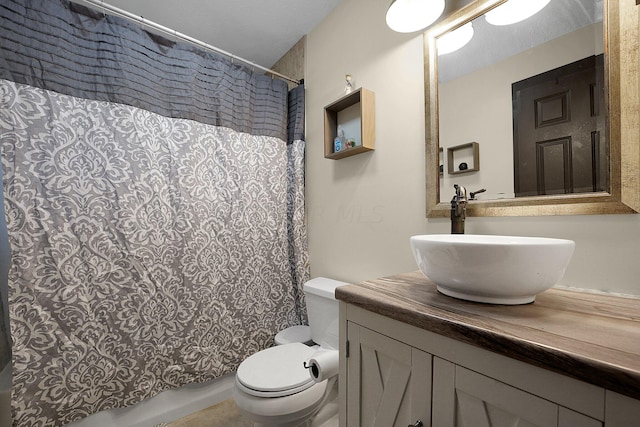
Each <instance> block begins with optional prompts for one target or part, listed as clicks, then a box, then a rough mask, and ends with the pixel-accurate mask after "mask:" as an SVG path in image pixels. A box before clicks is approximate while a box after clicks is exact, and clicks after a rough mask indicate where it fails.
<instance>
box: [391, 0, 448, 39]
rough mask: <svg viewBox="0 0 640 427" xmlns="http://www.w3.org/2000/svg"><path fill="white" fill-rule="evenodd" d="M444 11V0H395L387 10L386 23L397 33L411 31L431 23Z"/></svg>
mask: <svg viewBox="0 0 640 427" xmlns="http://www.w3.org/2000/svg"><path fill="white" fill-rule="evenodd" d="M443 11H444V0H395V1H394V2H393V3H391V6H389V9H388V10H387V25H388V26H389V28H391V29H392V30H393V31H397V32H399V33H412V32H414V31H419V30H422V29H424V28H426V27H428V26H429V25H431V24H433V23H434V22H435V21H436V19H438V18H439V17H440V15H442V12H443Z"/></svg>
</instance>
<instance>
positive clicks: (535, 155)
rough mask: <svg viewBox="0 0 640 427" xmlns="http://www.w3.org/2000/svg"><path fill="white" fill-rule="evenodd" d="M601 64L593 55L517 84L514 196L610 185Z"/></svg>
mask: <svg viewBox="0 0 640 427" xmlns="http://www.w3.org/2000/svg"><path fill="white" fill-rule="evenodd" d="M603 64H604V63H603V57H602V55H599V56H592V57H588V58H585V59H583V60H580V61H577V62H574V63H571V64H568V65H565V66H563V67H560V68H557V69H554V70H551V71H548V72H546V73H542V74H539V75H537V76H533V77H531V78H528V79H525V80H522V81H520V82H517V83H514V84H513V86H512V95H513V150H514V187H515V193H516V197H524V196H535V195H545V194H563V193H584V192H593V191H606V190H607V188H608V177H607V175H608V174H607V173H606V172H607V170H606V168H607V155H606V152H605V151H604V149H605V148H606V141H601V140H600V135H605V134H606V133H605V132H601V131H603V130H604V129H605V118H604V115H603V114H600V113H601V110H602V109H601V108H600V105H601V104H602V103H603V100H604V92H603V82H604V80H603V75H604V71H603V70H604V66H603ZM559 143H561V144H563V145H562V147H559V146H556V144H559ZM541 162H543V163H542V164H541ZM556 168H558V169H556Z"/></svg>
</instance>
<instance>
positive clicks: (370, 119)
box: [324, 88, 376, 160]
mask: <svg viewBox="0 0 640 427" xmlns="http://www.w3.org/2000/svg"><path fill="white" fill-rule="evenodd" d="M338 126H343V128H346V129H348V132H347V131H345V137H346V138H353V139H355V140H356V142H357V145H356V146H355V147H352V148H346V149H342V150H340V151H338V152H336V151H334V140H335V138H336V137H337V136H338ZM375 139H376V132H375V94H374V93H373V92H372V91H370V90H367V89H364V88H359V89H357V90H354V91H353V92H351V93H349V94H347V95H345V96H343V97H342V98H340V99H338V100H336V101H335V102H332V103H331V104H329V105H327V106H326V107H324V157H325V158H327V159H333V160H338V159H342V158H344V157H349V156H353V155H355V154H360V153H364V152H367V151H372V150H374V149H375Z"/></svg>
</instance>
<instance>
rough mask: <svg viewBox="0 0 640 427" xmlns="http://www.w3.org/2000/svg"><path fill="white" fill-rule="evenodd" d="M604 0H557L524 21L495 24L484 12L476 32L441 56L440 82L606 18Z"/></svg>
mask: <svg viewBox="0 0 640 427" xmlns="http://www.w3.org/2000/svg"><path fill="white" fill-rule="evenodd" d="M602 11H603V0H554V1H552V2H551V3H549V4H548V5H547V6H546V7H545V8H544V9H542V10H541V11H540V12H538V13H537V14H536V15H534V16H532V17H531V18H528V19H526V20H524V21H522V22H519V23H517V24H512V25H506V26H494V25H491V24H489V23H487V22H486V20H485V19H484V15H483V16H480V17H478V18H476V19H475V20H474V21H473V26H474V30H475V33H474V35H473V38H472V39H471V41H470V42H469V44H467V45H466V46H465V47H463V48H462V49H460V50H458V51H456V52H453V53H450V54H446V55H441V56H439V57H438V77H439V80H440V82H445V81H449V80H453V79H456V78H458V77H460V76H463V75H465V74H468V73H471V72H473V71H475V70H478V69H480V68H484V67H487V66H489V65H491V64H494V63H497V62H499V61H501V60H504V59H506V58H508V57H510V56H512V55H515V54H517V53H520V52H523V51H525V50H528V49H531V48H532V47H535V46H537V45H539V44H542V43H545V42H547V41H549V40H552V39H555V38H557V37H560V36H562V35H565V34H568V33H571V32H573V31H575V30H577V29H579V28H582V27H585V26H587V25H590V24H593V23H595V22H602V15H603V12H602ZM594 43H595V40H594Z"/></svg>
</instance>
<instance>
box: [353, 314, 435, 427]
mask: <svg viewBox="0 0 640 427" xmlns="http://www.w3.org/2000/svg"><path fill="white" fill-rule="evenodd" d="M347 333H348V340H349V347H350V350H349V353H350V354H349V357H348V358H347V395H348V397H347V400H348V402H349V403H348V406H347V425H348V426H350V427H356V426H357V427H361V426H362V427H369V426H371V427H374V426H375V427H396V426H401V427H406V426H407V425H409V424H413V423H414V422H415V421H416V420H418V419H420V420H422V422H423V425H424V426H430V425H431V424H430V419H431V355H430V354H428V353H425V352H422V351H420V350H417V349H415V348H412V347H410V346H408V345H406V344H403V343H401V342H399V341H396V340H394V339H391V338H389V337H386V336H384V335H381V334H379V333H376V332H373V331H371V330H369V329H366V328H363V327H361V326H358V325H356V324H354V323H351V322H349V324H348V332H347Z"/></svg>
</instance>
